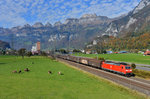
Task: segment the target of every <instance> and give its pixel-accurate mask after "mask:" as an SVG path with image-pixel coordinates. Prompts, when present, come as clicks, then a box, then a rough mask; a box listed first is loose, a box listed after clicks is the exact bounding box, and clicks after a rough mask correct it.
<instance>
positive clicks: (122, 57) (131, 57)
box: [73, 53, 150, 65]
mask: <svg viewBox="0 0 150 99" xmlns="http://www.w3.org/2000/svg"><path fill="white" fill-rule="evenodd" d="M73 55H75V56H83V57H92V58H94V57H97V55H96V54H81V53H77V54H73ZM98 57H101V58H102V57H103V58H105V59H106V60H114V61H123V62H131V63H139V64H149V65H150V56H143V55H142V54H130V53H129V54H98Z"/></svg>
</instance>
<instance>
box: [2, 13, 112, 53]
mask: <svg viewBox="0 0 150 99" xmlns="http://www.w3.org/2000/svg"><path fill="white" fill-rule="evenodd" d="M110 22H112V19H109V18H108V17H105V16H97V15H96V14H85V15H83V16H82V17H81V18H79V19H77V18H68V19H66V21H65V22H64V23H61V22H56V23H55V24H54V25H53V26H52V25H51V24H50V23H46V24H45V25H43V24H42V23H40V22H37V23H35V24H34V25H32V26H31V25H29V24H25V25H24V26H18V27H13V28H11V29H5V28H0V39H1V40H4V41H7V42H10V43H14V47H15V48H16V49H19V48H22V47H26V48H27V49H28V50H30V49H31V46H32V45H33V44H34V43H36V42H37V41H40V42H41V44H42V48H43V49H51V48H55V47H56V48H67V47H69V46H70V47H71V48H81V47H83V46H84V45H85V44H86V42H88V41H90V40H92V39H93V37H96V36H98V35H101V34H102V33H103V32H104V31H105V30H106V27H107V26H108V25H109V23H110Z"/></svg>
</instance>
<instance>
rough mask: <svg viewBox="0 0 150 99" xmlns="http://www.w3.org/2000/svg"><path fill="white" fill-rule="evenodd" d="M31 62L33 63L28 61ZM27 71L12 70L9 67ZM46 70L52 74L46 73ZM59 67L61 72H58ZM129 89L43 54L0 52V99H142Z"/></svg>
mask: <svg viewBox="0 0 150 99" xmlns="http://www.w3.org/2000/svg"><path fill="white" fill-rule="evenodd" d="M32 62H34V64H32ZM27 67H28V68H29V69H30V70H31V71H30V72H24V71H23V73H21V74H18V73H16V74H13V73H12V71H13V70H17V71H18V70H19V69H21V70H24V69H25V68H27ZM48 70H51V71H52V74H51V75H50V74H48ZM58 71H61V72H62V73H63V74H64V75H58ZM143 98H144V97H143V96H140V95H138V94H136V93H134V92H132V91H129V90H127V89H124V88H122V87H118V86H117V85H114V84H111V83H109V82H107V81H104V80H103V79H97V78H96V77H94V76H91V75H87V74H85V73H83V72H81V71H78V70H76V69H73V68H70V67H68V66H66V65H64V64H62V63H60V62H57V61H53V60H50V59H49V58H45V57H31V58H27V57H25V59H21V57H15V56H0V99H143Z"/></svg>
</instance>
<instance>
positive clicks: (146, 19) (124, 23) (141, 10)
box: [104, 0, 150, 37]
mask: <svg viewBox="0 0 150 99" xmlns="http://www.w3.org/2000/svg"><path fill="white" fill-rule="evenodd" d="M149 27H150V0H142V1H141V2H140V3H139V5H138V6H136V7H135V9H134V10H133V11H131V12H129V13H128V14H127V15H126V16H124V17H122V18H120V19H118V20H114V21H112V22H111V23H110V24H109V27H108V29H107V30H106V31H105V33H104V34H106V35H112V36H121V37H124V36H138V35H140V34H143V33H145V32H147V31H150V28H149Z"/></svg>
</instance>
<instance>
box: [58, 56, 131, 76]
mask: <svg viewBox="0 0 150 99" xmlns="http://www.w3.org/2000/svg"><path fill="white" fill-rule="evenodd" d="M56 57H58V58H61V59H65V60H69V61H72V62H76V63H80V64H84V65H87V66H90V67H95V68H98V69H102V70H105V71H110V72H113V73H117V74H120V75H124V76H127V77H130V76H133V73H132V68H131V66H130V65H128V64H126V63H123V62H112V61H105V60H97V59H92V58H85V57H78V56H71V55H63V54H59V55H56Z"/></svg>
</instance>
